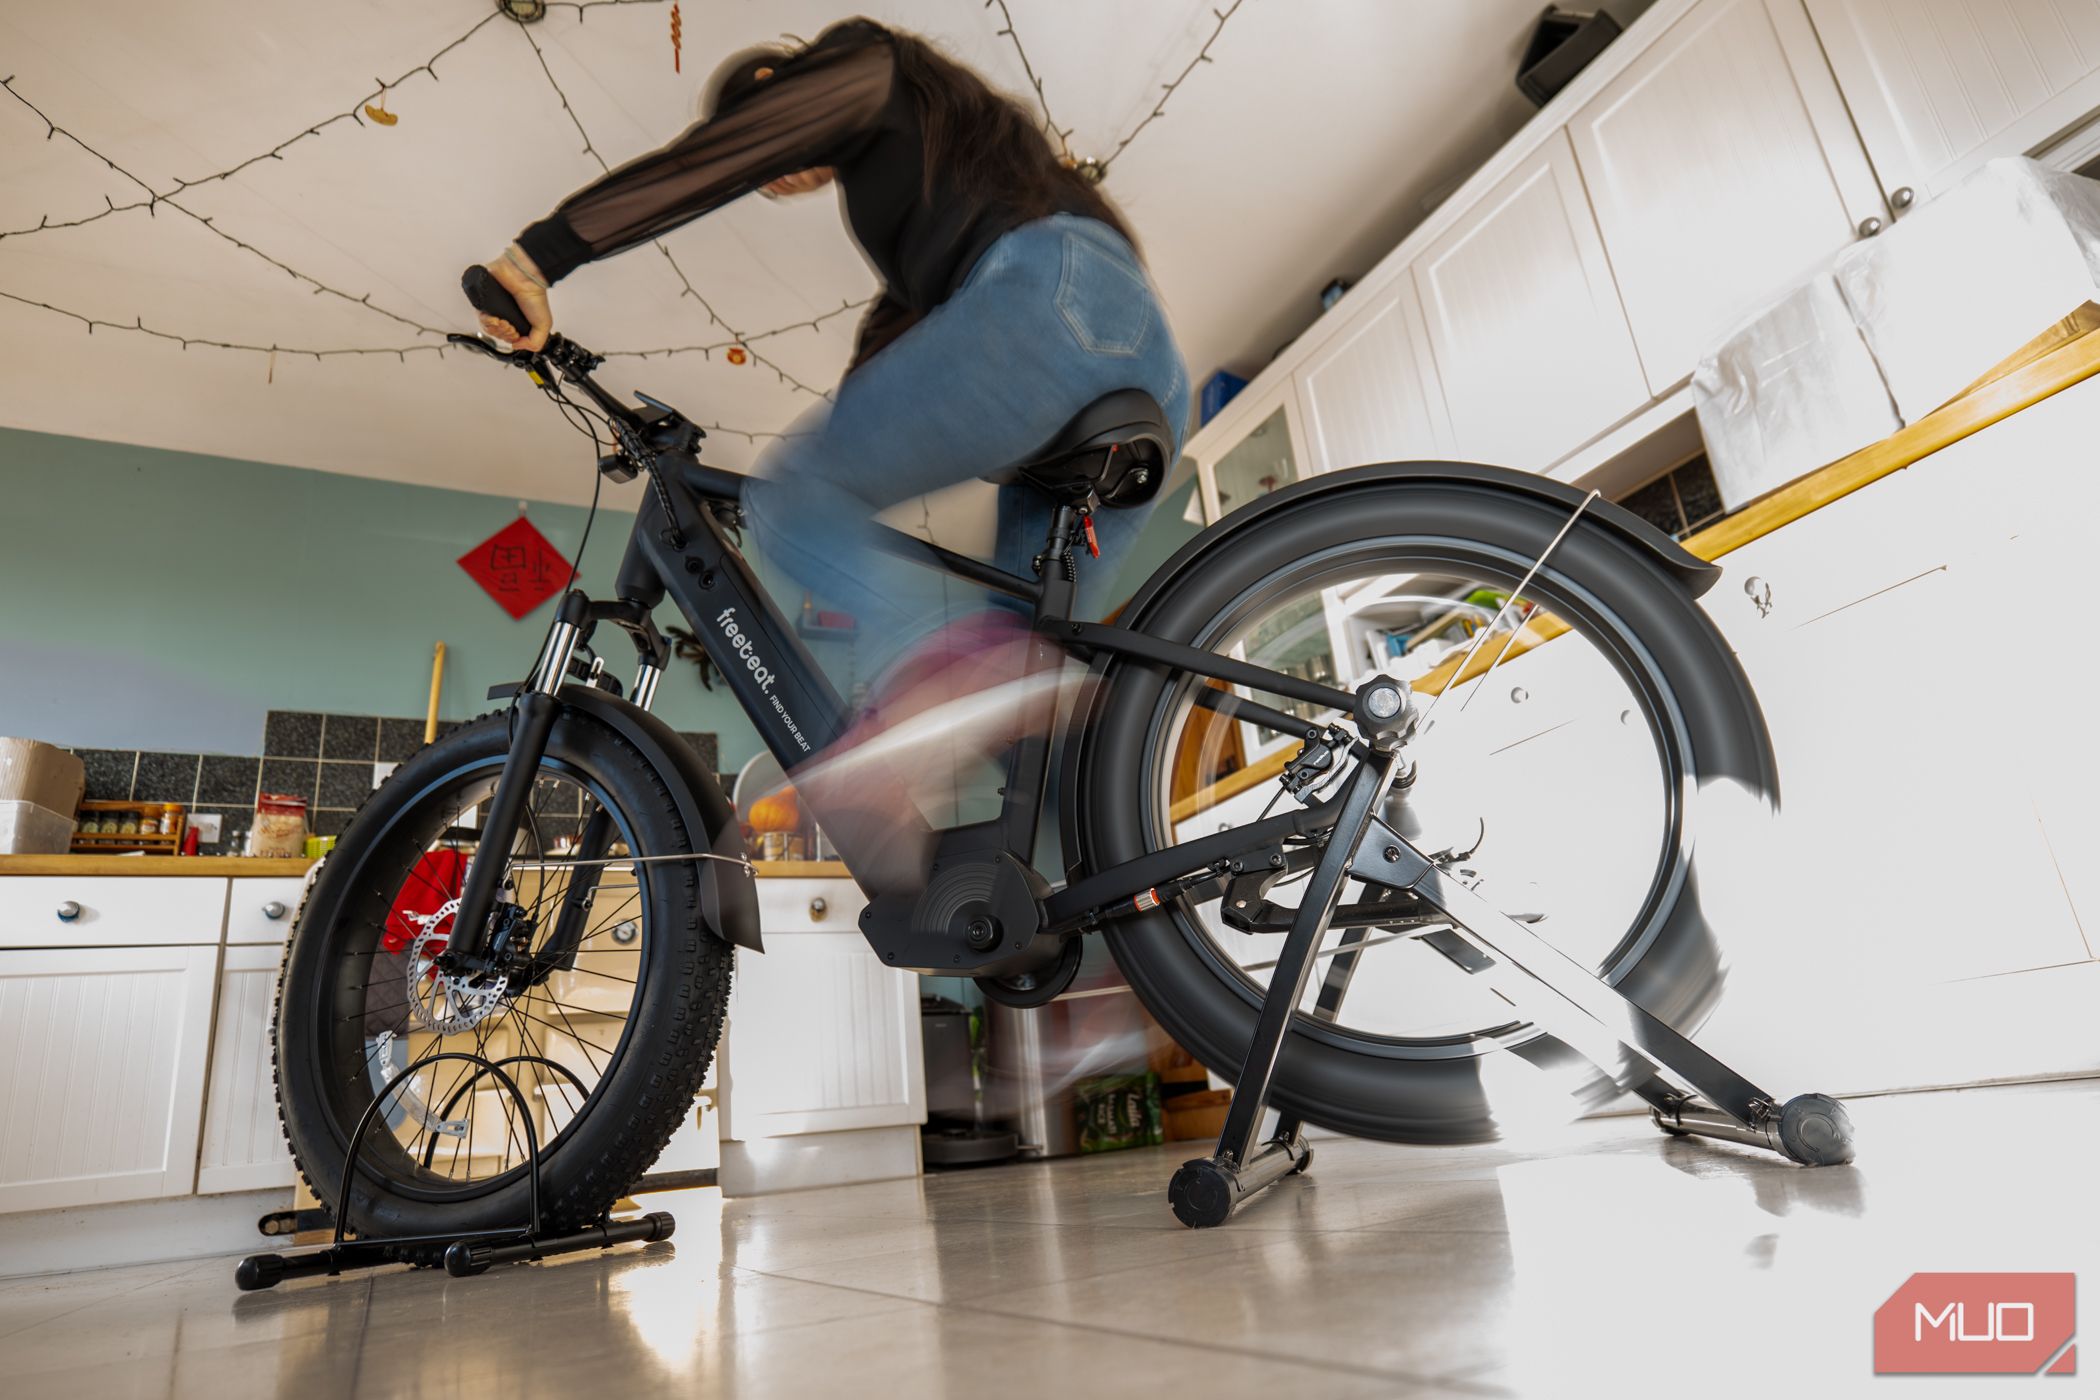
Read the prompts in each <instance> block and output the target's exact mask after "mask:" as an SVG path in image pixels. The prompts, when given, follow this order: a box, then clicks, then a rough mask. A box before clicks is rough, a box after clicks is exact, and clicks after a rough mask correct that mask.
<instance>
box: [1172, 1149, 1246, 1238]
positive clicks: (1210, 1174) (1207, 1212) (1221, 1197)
mask: <svg viewBox="0 0 2100 1400" xmlns="http://www.w3.org/2000/svg"><path fill="white" fill-rule="evenodd" d="M1233 1195H1234V1191H1233V1182H1232V1175H1231V1173H1229V1172H1227V1171H1226V1170H1225V1168H1223V1167H1221V1166H1219V1165H1218V1164H1217V1163H1216V1162H1213V1161H1211V1160H1210V1159H1209V1158H1208V1157H1199V1158H1197V1159H1196V1160H1195V1161H1193V1162H1184V1163H1182V1164H1181V1169H1180V1170H1179V1171H1177V1172H1175V1173H1174V1179H1173V1181H1171V1182H1169V1183H1168V1184H1167V1204H1169V1205H1171V1206H1173V1207H1174V1218H1175V1219H1176V1220H1179V1221H1180V1222H1181V1223H1182V1224H1184V1225H1186V1226H1188V1227H1189V1228H1190V1229H1191V1230H1207V1229H1210V1228H1211V1227H1212V1226H1214V1225H1223V1224H1224V1223H1225V1221H1226V1219H1227V1218H1228V1217H1230V1216H1231V1214H1232V1200H1233Z"/></svg>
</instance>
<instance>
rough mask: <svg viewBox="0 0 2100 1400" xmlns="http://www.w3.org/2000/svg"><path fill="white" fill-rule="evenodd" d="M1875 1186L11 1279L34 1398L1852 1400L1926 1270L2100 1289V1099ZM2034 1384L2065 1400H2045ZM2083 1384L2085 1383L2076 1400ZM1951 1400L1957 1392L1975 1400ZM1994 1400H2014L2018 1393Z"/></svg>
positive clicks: (1363, 1165) (1111, 1197) (2052, 1094)
mask: <svg viewBox="0 0 2100 1400" xmlns="http://www.w3.org/2000/svg"><path fill="white" fill-rule="evenodd" d="M1852 1111H1853V1115H1854V1118H1855V1120H1856V1121H1857V1123H1858V1124H1859V1127H1860V1134H1861V1143H1862V1161H1861V1164H1860V1165H1859V1166H1857V1167H1850V1168H1830V1169H1824V1170H1821V1171H1805V1170H1802V1169H1800V1168H1796V1167H1793V1166H1790V1165H1788V1164H1786V1163H1784V1162H1781V1161H1779V1160H1778V1159H1776V1158H1772V1157H1769V1156H1766V1155H1764V1154H1760V1153H1753V1152H1750V1151H1747V1150H1743V1149H1736V1148H1730V1147H1726V1146H1720V1145H1711V1144H1699V1143H1692V1142H1682V1141H1672V1140H1668V1139H1665V1138H1662V1137H1660V1136H1659V1135H1657V1134H1656V1133H1654V1131H1653V1130H1652V1129H1650V1128H1649V1127H1648V1126H1647V1124H1646V1122H1645V1121H1644V1120H1640V1119H1632V1118H1617V1119H1607V1120H1601V1121H1592V1122H1587V1123H1583V1124H1579V1125H1576V1126H1574V1127H1571V1128H1568V1129H1566V1130H1565V1131H1563V1132H1560V1133H1557V1134H1555V1135H1554V1136H1552V1137H1551V1138H1550V1139H1548V1140H1546V1141H1545V1142H1544V1143H1533V1144H1530V1145H1528V1147H1527V1149H1526V1150H1524V1151H1516V1150H1511V1149H1509V1148H1467V1149H1428V1148H1395V1147H1387V1146H1381V1145H1378V1144H1374V1143H1365V1142H1353V1141H1342V1140H1334V1141H1326V1142H1323V1143H1321V1145H1320V1148H1319V1155H1318V1160H1317V1161H1316V1163H1315V1164H1314V1168H1313V1172H1312V1174H1311V1175H1310V1176H1308V1177H1304V1178H1300V1179H1296V1180H1290V1181H1286V1182H1284V1183H1283V1184H1282V1185H1281V1186H1279V1187H1278V1188H1277V1189H1275V1190H1274V1191H1272V1192H1270V1193H1269V1195H1268V1197H1267V1199H1264V1200H1261V1201H1259V1202H1257V1203H1256V1204H1254V1205H1252V1206H1251V1207H1249V1208H1248V1209H1246V1210H1244V1211H1243V1212H1242V1213H1241V1215H1240V1216H1239V1217H1238V1218H1237V1219H1235V1220H1234V1221H1233V1222H1232V1223H1231V1224H1229V1225H1227V1226H1226V1227H1225V1228H1223V1229H1220V1230H1212V1231H1203V1232H1193V1231H1188V1230H1184V1229H1182V1228H1180V1227H1179V1226H1178V1225H1176V1224H1175V1223H1174V1221H1173V1219H1172V1217H1171V1216H1170V1215H1169V1214H1168V1213H1167V1209H1166V1205H1165V1201H1164V1199H1163V1188H1164V1186H1165V1182H1166V1178H1167V1176H1168V1175H1169V1173H1170V1172H1171V1170H1172V1166H1173V1164H1174V1163H1175V1162H1177V1161H1178V1160H1180V1159H1181V1158H1182V1157H1184V1156H1187V1155H1190V1154H1189V1152H1188V1149H1187V1148H1186V1147H1173V1148H1166V1149H1160V1150H1154V1151H1143V1152H1128V1153H1120V1154H1117V1155H1114V1156H1111V1157H1103V1158H1094V1159H1087V1160H1077V1161H1066V1162H1059V1163H1054V1164H1050V1165H1037V1166H1024V1167H1014V1168H1001V1169H992V1170H985V1171H979V1172H975V1173H970V1174H963V1175H947V1176H941V1177H936V1178H932V1179H929V1180H926V1181H923V1182H920V1181H904V1182H893V1183H885V1184H880V1185H873V1186H859V1187H846V1188H839V1189H834V1190H826V1191H813V1192H807V1193H803V1194H799V1195H789V1196H775V1197H769V1198H762V1199H756V1200H740V1201H731V1202H727V1203H725V1202H723V1201H722V1200H721V1199H720V1198H719V1197H718V1196H717V1195H716V1194H715V1193H713V1192H711V1191H708V1192H692V1193H686V1194H683V1195H679V1196H675V1197H658V1198H654V1201H653V1202H652V1204H662V1205H665V1206H667V1207H668V1208H670V1209H672V1210H674V1211H675V1212H676V1213H677V1215H678V1219H679V1230H678V1235H677V1238H676V1239H675V1240H674V1241H672V1242H671V1243H670V1244H668V1245H656V1246H651V1247H648V1248H645V1249H633V1248H629V1249H627V1250H624V1251H620V1252H618V1253H615V1254H613V1255H610V1256H598V1255H579V1256H572V1257H571V1258H569V1259H566V1260H562V1261H557V1262H553V1263H549V1264H544V1265H538V1266H531V1267H520V1268H511V1269H508V1270H498V1271H496V1272H493V1273H491V1274H489V1275H487V1276H486V1277H483V1278H480V1279H475V1280H466V1281H457V1280H453V1279H449V1278H447V1277H445V1276H444V1275H443V1274H437V1273H409V1272H406V1271H401V1270H388V1271H385V1272H381V1273H376V1274H367V1275H361V1276H357V1277H353V1278H346V1279H343V1280H339V1281H327V1280H312V1281H308V1282H302V1283H297V1284H288V1285H285V1286H283V1287H281V1288H279V1289H278V1290H276V1291H275V1292H271V1293H261V1294H252V1295H241V1294H238V1293H236V1292H235V1291H234V1289H233V1285H232V1276H231V1275H232V1266H231V1261H230V1260H213V1261H209V1262H204V1263H185V1264H173V1265H161V1266H150V1267H143V1268H134V1269H122V1270H110V1271H105V1272H101V1273H92V1274H81V1275H74V1276H69V1277H60V1278H47V1279H30V1280H21V1281H16V1282H13V1283H6V1284H0V1395H5V1396H7V1397H8V1398H9V1400H32V1397H37V1398H39V1400H40V1398H41V1397H45V1396H65V1397H70V1400H90V1398H93V1397H103V1396H154V1397H167V1396H209V1397H226V1400H232V1398H233V1397H242V1396H250V1395H258V1396H260V1395H285V1396H293V1397H297V1400H327V1398H328V1397H334V1396H349V1395H361V1396H388V1397H392V1396H413V1395H432V1396H455V1395H456V1396H472V1397H479V1396H491V1397H502V1398H503V1400H510V1397H524V1396H533V1395H563V1396H579V1397H586V1400H616V1398H618V1400H624V1397H628V1396H649V1395H681V1396H683V1395H694V1396H699V1395H706V1396H716V1395H738V1396H763V1397H773V1396H789V1397H792V1396H820V1397H827V1398H828V1397H834V1396H838V1397H843V1396H849V1395H850V1396H854V1397H868V1396H884V1397H886V1396H913V1397H921V1396H925V1397H953V1398H954V1400H962V1397H971V1398H972V1400H976V1398H977V1397H1000V1398H1001V1400H1004V1398H1005V1397H1020V1396H1056V1397H1087V1400H1093V1398H1094V1397H1110V1396H1124V1395H1133V1396H1183V1395H1186V1396H1200V1397H1203V1398H1204V1400H1219V1398H1220V1397H1229V1396H1240V1395H1246V1396H1260V1397H1263V1400H1289V1397H1295V1396H1305V1397H1326V1396H1359V1395H1361V1396H1399V1397H1423V1400H1426V1398H1427V1397H1461V1396H1471V1397H1501V1396H1543V1397H1571V1396H1588V1395H1599V1396H1603V1395H1609V1396H1613V1397H1619V1396H1642V1395H1672V1396H1693V1397H1699V1398H1700V1400H1706V1397H1711V1396H1736V1395H1742V1396H1752V1395H1754V1396H1758V1397H1761V1400H1762V1398H1763V1397H1769V1396H1771V1395H1773V1394H1782V1395H1808V1396H1816V1397H1824V1396H1840V1395H1853V1394H1859V1395H1872V1394H1888V1393H1891V1392H1903V1393H1909V1392H1911V1391H1916V1390H1919V1389H1924V1390H1930V1391H1934V1392H1935V1393H1954V1394H1964V1395H1966V1394H1977V1393H1981V1392H1983V1391H1986V1390H1991V1388H1992V1387H1994V1386H2004V1385H2009V1384H2014V1382H2012V1381H2010V1380H1995V1379H1990V1378H1960V1377H1946V1378H1941V1377H1900V1378H1899V1377H1889V1378H1883V1379H1881V1380H1878V1381H1877V1380H1876V1379H1875V1378H1874V1377H1872V1376H1871V1375H1870V1374H1869V1372H1870V1364H1871V1363H1870V1359H1869V1325H1870V1318H1871V1316H1872V1314H1873V1311H1874V1309H1875V1307H1876V1306H1877V1305H1878V1304H1879V1303H1880V1302H1881V1301H1882V1300H1883V1299H1884V1298H1886V1297H1887V1296H1888V1294H1889V1293H1891V1292H1892V1291H1894V1289H1895V1288H1896V1286H1897V1285H1898V1284H1900V1283H1901V1282H1902V1281H1903V1280H1904V1279H1905V1278H1906V1277H1907V1276H1908V1275H1909V1274H1910V1273H1912V1272H1913V1271H1916V1270H1923V1269H1932V1270H1967V1269H1978V1270H2016V1269H2019V1270H2024V1269H2036V1270H2078V1271H2081V1272H2083V1273H2084V1274H2085V1275H2086V1277H2087V1278H2088V1279H2089V1280H2096V1279H2100V1228H2096V1226H2100V1184H2096V1177H2095V1175H2094V1167H2093V1164H2094V1161H2095V1159H2096V1158H2100V1081H2078V1082H2071V1083H2062V1084H2051V1085H2036V1086H2024V1087H2017V1088H1997V1089H1984V1090H1971V1091H1965V1092H1959V1093H1937V1094H1918V1095H1906V1096H1900V1097H1892V1098H1879V1099H1867V1100H1861V1101H1857V1102H1855V1103H1854V1105H1853V1110H1852ZM2029 1383H2030V1384H2031V1383H2032V1382H2029ZM2076 1385H2077V1382H2076V1381H2072V1382H2069V1383H2068V1384H2065V1385H2051V1386H2049V1387H2048V1388H2049V1389H2050V1390H2051V1392H2052V1393H2054V1392H2056V1391H2058V1390H2069V1389H2075V1388H2076ZM1950 1388H1951V1389H1950ZM1992 1393H1995V1391H1992Z"/></svg>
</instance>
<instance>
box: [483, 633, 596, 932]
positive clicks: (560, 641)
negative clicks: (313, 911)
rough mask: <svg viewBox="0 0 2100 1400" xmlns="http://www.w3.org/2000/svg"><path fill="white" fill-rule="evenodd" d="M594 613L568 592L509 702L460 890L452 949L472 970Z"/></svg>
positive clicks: (487, 929)
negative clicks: (501, 750) (504, 736)
mask: <svg viewBox="0 0 2100 1400" xmlns="http://www.w3.org/2000/svg"><path fill="white" fill-rule="evenodd" d="M589 612H590V602H589V600H588V599H586V598H585V597H584V595H583V594H581V593H577V592H571V593H569V594H568V595H567V596H566V597H564V598H563V599H562V600H561V608H560V610H559V611H558V612H557V613H556V614H555V618H554V625H553V626H552V627H551V628H549V629H548V631H547V640H546V643H545V644H544V645H543V646H542V647H541V648H540V659H539V662H538V663H537V664H536V665H535V666H534V667H533V670H532V676H531V678H530V679H529V680H527V681H526V682H525V688H524V689H523V690H521V691H519V692H518V695H517V698H516V699H515V700H513V701H512V703H511V711H510V750H509V752H507V753H506V754H504V756H503V772H502V773H501V774H500V775H499V776H498V777H497V779H496V791H495V793H494V794H493V795H492V796H491V797H490V798H489V808H488V815H487V818H486V819H485V820H484V821H483V823H482V828H481V840H480V842H479V843H478V844H476V846H475V848H474V855H473V858H472V859H471V860H469V861H468V862H467V878H466V880H465V882H464V883H463V884H462V885H461V886H460V892H459V910H458V912H457V913H456V914H455V915H454V916H453V920H452V928H453V935H452V944H451V948H450V950H449V951H450V952H451V954H452V955H453V956H454V957H456V958H458V959H459V960H460V961H461V962H463V963H467V964H470V965H471V964H472V963H474V962H475V961H477V960H482V959H486V958H487V957H488V956H489V953H490V948H489V935H490V927H489V924H490V920H489V915H490V914H491V913H492V912H493V911H494V909H495V907H496V895H497V893H498V891H499V890H500V889H501V887H502V884H503V878H504V871H505V870H506V868H507V867H508V866H509V864H510V853H511V846H512V844H513V843H514V842H515V841H516V840H517V835H518V823H519V822H521V821H522V820H524V817H525V809H526V807H527V805H528V804H529V803H531V801H532V789H533V783H534V781H535V779H537V778H538V776H539V771H540V760H541V759H543V758H545V757H546V756H547V738H548V736H549V735H551V734H552V733H553V732H554V722H555V720H557V719H559V718H560V717H561V701H560V700H559V699H558V698H556V696H557V692H558V691H560V689H561V684H562V681H563V679H564V678H565V677H567V675H568V674H569V662H570V660H571V659H572V658H573V657H574V656H575V654H576V646H577V643H578V642H579V641H581V640H582V638H583V631H584V628H585V626H586V625H587V624H588V622H589Z"/></svg>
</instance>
